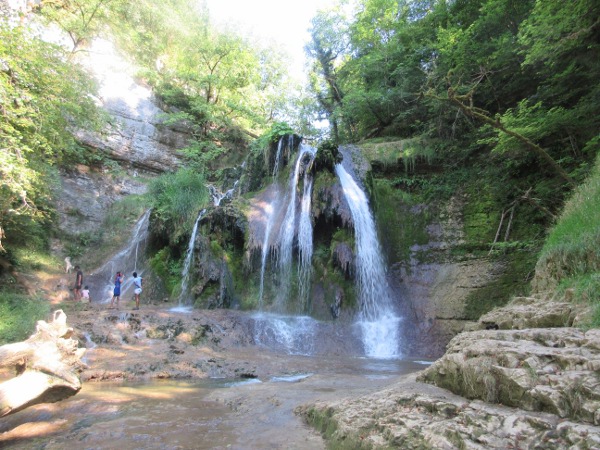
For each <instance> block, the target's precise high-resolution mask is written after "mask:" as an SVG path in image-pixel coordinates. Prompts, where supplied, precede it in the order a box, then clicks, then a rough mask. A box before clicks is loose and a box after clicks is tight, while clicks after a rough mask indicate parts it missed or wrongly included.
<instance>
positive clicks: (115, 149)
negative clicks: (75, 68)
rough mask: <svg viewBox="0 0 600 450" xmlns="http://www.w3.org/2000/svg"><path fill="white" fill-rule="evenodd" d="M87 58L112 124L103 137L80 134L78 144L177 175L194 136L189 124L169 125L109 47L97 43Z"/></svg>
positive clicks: (149, 94) (146, 168)
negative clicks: (184, 152) (182, 155)
mask: <svg viewBox="0 0 600 450" xmlns="http://www.w3.org/2000/svg"><path fill="white" fill-rule="evenodd" d="M88 55H89V56H88V57H87V58H86V60H84V61H83V62H84V64H85V65H87V66H89V68H90V70H91V71H92V73H93V74H94V76H95V78H96V79H97V80H98V82H99V85H100V91H99V94H100V98H99V102H100V104H101V105H102V107H103V108H104V109H105V110H106V111H107V112H108V113H109V114H110V116H111V117H112V120H111V126H110V127H108V128H107V129H106V130H105V131H104V133H103V134H102V135H98V134H92V133H90V132H87V131H83V130H79V131H77V132H76V136H77V138H78V139H79V140H80V141H81V143H83V144H84V145H88V146H90V147H94V148H97V149H99V150H101V151H103V152H106V153H107V154H108V156H109V157H110V158H112V159H115V160H117V161H120V162H125V163H126V164H127V165H130V166H131V167H133V168H137V169H138V170H144V171H149V172H155V173H161V172H165V171H172V170H175V169H177V168H178V167H179V166H180V165H181V163H182V159H181V155H180V154H179V153H178V150H179V149H181V148H183V147H185V146H186V145H187V142H188V140H189V138H190V130H189V129H188V128H187V127H186V126H185V124H179V125H177V126H175V125H166V124H165V123H164V114H165V111H163V110H162V109H161V108H160V107H159V106H158V104H157V102H156V99H155V98H154V96H153V94H152V91H151V89H150V88H148V87H147V86H144V85H143V83H141V82H139V81H138V80H136V79H135V78H134V74H135V72H134V71H135V68H134V67H133V66H132V65H131V64H129V63H128V62H127V61H126V60H125V59H124V58H123V57H121V56H120V55H119V54H118V53H117V51H116V50H115V49H114V47H113V46H112V44H111V43H110V42H108V41H104V40H100V39H98V40H96V41H95V42H94V43H93V45H92V47H91V48H90V51H89V53H88Z"/></svg>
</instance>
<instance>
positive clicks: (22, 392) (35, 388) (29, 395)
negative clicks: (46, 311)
mask: <svg viewBox="0 0 600 450" xmlns="http://www.w3.org/2000/svg"><path fill="white" fill-rule="evenodd" d="M72 335H73V329H72V328H69V327H67V316H66V314H65V313H64V312H63V311H61V310H58V311H55V312H54V314H53V320H52V321H51V322H50V323H47V322H45V321H43V320H40V321H39V322H38V323H37V326H36V332H35V333H34V334H32V335H31V336H30V337H29V339H27V340H26V341H23V342H17V343H14V344H7V345H3V346H2V347H0V367H14V368H15V370H16V376H15V377H14V378H11V379H10V380H8V381H5V382H4V383H1V384H0V417H3V416H6V415H8V414H12V413H15V412H17V411H21V410H23V409H25V408H27V407H29V406H32V405H36V404H38V403H54V402H57V401H60V400H64V399H65V398H68V397H71V396H72V395H75V394H76V393H77V392H79V390H80V389H81V381H80V379H79V373H80V372H81V369H82V368H83V367H85V365H84V364H83V363H82V362H81V357H82V356H83V354H84V353H85V348H78V346H79V343H78V341H77V340H75V339H72V338H71V336H72Z"/></svg>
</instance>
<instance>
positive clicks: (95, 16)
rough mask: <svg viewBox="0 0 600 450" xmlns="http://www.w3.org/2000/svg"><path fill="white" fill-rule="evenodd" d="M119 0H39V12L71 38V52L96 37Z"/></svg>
mask: <svg viewBox="0 0 600 450" xmlns="http://www.w3.org/2000/svg"><path fill="white" fill-rule="evenodd" d="M119 3H121V0H58V1H51V2H41V11H40V12H41V13H42V15H43V16H44V17H45V18H46V19H47V20H48V21H50V22H53V23H56V24H58V26H59V27H60V28H61V29H62V30H63V31H64V32H65V34H66V35H67V36H68V37H69V38H70V39H71V44H72V50H71V52H72V53H75V52H77V51H79V50H81V48H82V47H84V46H85V45H86V44H89V43H90V42H91V41H92V39H93V38H95V37H97V36H98V35H99V34H100V32H101V31H102V30H103V29H104V28H105V26H106V23H107V22H108V21H109V20H110V16H111V9H112V8H116V7H117V5H118V4H119Z"/></svg>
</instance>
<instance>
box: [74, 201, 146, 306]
mask: <svg viewBox="0 0 600 450" xmlns="http://www.w3.org/2000/svg"><path fill="white" fill-rule="evenodd" d="M150 211H151V210H149V209H148V210H146V212H145V213H144V214H143V215H142V216H141V217H140V218H139V220H138V221H137V223H136V224H135V227H134V229H133V232H132V233H131V237H130V239H129V240H128V242H127V244H126V245H125V246H124V247H123V249H121V250H120V251H119V252H117V254H115V255H114V256H113V257H112V258H110V259H109V260H108V261H107V262H105V263H104V264H103V265H102V266H101V267H100V268H99V269H98V270H96V271H94V272H93V273H91V274H90V275H89V277H85V276H84V284H85V285H89V286H90V296H91V298H92V301H94V302H96V301H99V302H101V303H106V302H110V300H111V299H112V296H113V287H114V277H115V274H116V273H117V271H120V272H122V273H123V274H124V275H125V281H124V282H123V284H122V286H121V296H122V297H123V298H126V297H127V298H128V296H131V295H132V292H133V289H132V288H133V277H132V273H133V272H137V273H138V275H140V276H142V275H143V273H144V270H145V265H144V264H143V263H142V261H143V259H142V256H143V253H144V251H145V248H146V244H147V241H148V222H149V218H150Z"/></svg>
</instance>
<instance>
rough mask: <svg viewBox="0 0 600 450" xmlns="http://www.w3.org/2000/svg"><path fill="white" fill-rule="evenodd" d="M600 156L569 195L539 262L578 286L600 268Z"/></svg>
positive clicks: (566, 282) (549, 273)
mask: <svg viewBox="0 0 600 450" xmlns="http://www.w3.org/2000/svg"><path fill="white" fill-rule="evenodd" d="M598 223H600V158H598V159H597V161H596V164H595V166H594V169H593V172H592V173H591V175H590V177H589V178H588V179H587V180H586V182H585V183H584V184H582V185H581V186H580V187H579V188H578V189H577V190H576V191H575V192H574V194H573V196H572V197H571V198H570V199H569V201H568V202H567V204H566V205H565V208H564V210H563V212H562V214H561V216H560V218H559V220H558V222H557V223H556V225H555V226H554V227H553V228H552V229H551V231H550V234H549V235H548V238H547V240H546V242H545V244H544V247H543V249H542V252H541V254H540V259H539V262H538V266H539V267H540V268H544V273H545V274H546V276H548V277H551V278H552V279H553V280H555V281H556V282H558V283H561V284H562V285H563V286H564V285H572V286H574V287H576V288H577V289H578V290H580V288H579V287H577V285H578V283H579V281H580V280H586V279H587V278H588V276H589V275H591V274H594V273H598V272H600V250H599V248H600V247H599V246H598V243H599V242H600V230H599V228H598Z"/></svg>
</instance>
